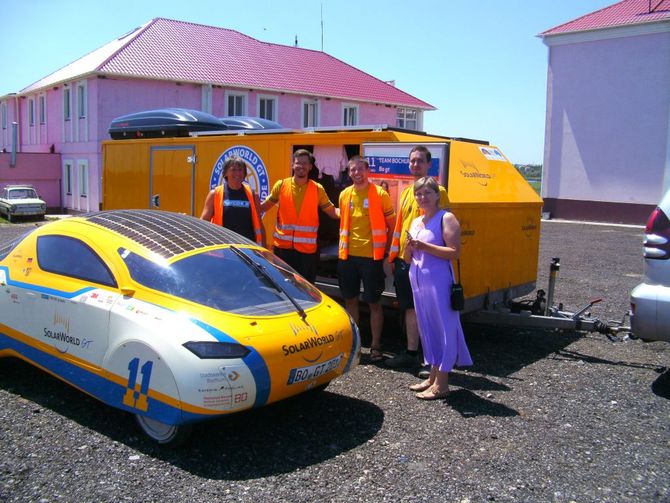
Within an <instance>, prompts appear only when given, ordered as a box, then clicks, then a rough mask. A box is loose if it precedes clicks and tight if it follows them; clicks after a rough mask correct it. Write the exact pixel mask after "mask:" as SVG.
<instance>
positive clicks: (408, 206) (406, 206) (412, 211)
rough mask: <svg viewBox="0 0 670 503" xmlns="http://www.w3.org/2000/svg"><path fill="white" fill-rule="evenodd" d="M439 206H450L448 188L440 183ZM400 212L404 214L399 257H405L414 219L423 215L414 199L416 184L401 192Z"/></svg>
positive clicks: (445, 207)
mask: <svg viewBox="0 0 670 503" xmlns="http://www.w3.org/2000/svg"><path fill="white" fill-rule="evenodd" d="M439 207H440V209H442V210H446V209H447V208H448V207H449V198H448V197H447V189H445V188H444V187H442V185H440V202H439ZM399 212H401V214H402V229H401V231H400V232H401V234H400V247H399V250H398V257H399V258H403V257H404V256H405V255H404V253H405V247H406V246H407V232H406V231H408V230H409V228H410V226H411V225H412V221H413V220H414V219H415V218H417V217H418V216H420V215H421V208H419V205H418V204H417V203H416V199H414V186H413V185H410V186H408V187H405V190H403V191H402V194H400V208H399Z"/></svg>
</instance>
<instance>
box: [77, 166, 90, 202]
mask: <svg viewBox="0 0 670 503" xmlns="http://www.w3.org/2000/svg"><path fill="white" fill-rule="evenodd" d="M88 179H89V176H88V162H86V161H78V162H77V180H78V183H77V193H78V195H79V197H88V183H89V180H88Z"/></svg>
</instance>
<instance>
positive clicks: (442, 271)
mask: <svg viewBox="0 0 670 503" xmlns="http://www.w3.org/2000/svg"><path fill="white" fill-rule="evenodd" d="M413 190H414V198H415V199H416V201H417V203H418V205H419V207H420V208H421V210H423V215H421V216H419V217H417V218H415V219H414V220H413V221H412V224H411V225H410V228H409V231H408V236H407V247H406V248H405V253H404V254H405V256H404V259H405V260H406V261H407V262H411V264H410V269H409V278H410V282H411V284H412V293H413V295H414V306H415V309H416V316H417V323H418V327H419V336H420V337H421V347H422V348H423V357H424V359H425V360H426V362H427V363H428V364H429V365H430V374H429V376H428V378H427V379H425V380H423V381H421V382H420V383H417V384H412V385H411V386H410V387H409V388H410V389H411V390H412V391H416V392H417V393H416V397H417V398H419V399H421V400H436V399H440V398H445V397H446V396H447V394H448V393H449V372H450V371H451V370H452V369H453V367H454V366H455V365H458V366H467V365H472V358H471V357H470V352H469V351H468V347H467V344H466V343H465V337H464V335H463V328H462V327H461V320H460V316H459V313H458V311H454V310H453V309H452V308H451V285H452V284H453V282H454V270H453V267H452V264H451V262H452V260H456V259H458V257H459V255H460V251H461V229H460V224H459V223H458V220H457V219H456V217H455V216H454V214H453V213H451V212H450V211H447V210H443V209H440V208H439V201H440V191H439V184H438V183H437V182H436V181H435V179H433V178H431V177H428V176H426V177H423V178H419V179H418V180H417V181H416V182H414V187H413Z"/></svg>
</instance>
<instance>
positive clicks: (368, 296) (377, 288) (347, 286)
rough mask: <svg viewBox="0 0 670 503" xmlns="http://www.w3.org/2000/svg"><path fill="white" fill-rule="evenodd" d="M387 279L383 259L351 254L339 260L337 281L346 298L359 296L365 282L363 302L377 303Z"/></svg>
mask: <svg viewBox="0 0 670 503" xmlns="http://www.w3.org/2000/svg"><path fill="white" fill-rule="evenodd" d="M385 281H386V274H384V260H383V259H382V260H374V259H372V258H369V257H352V256H350V257H349V258H348V259H346V260H339V261H338V262H337V282H338V283H339V285H340V292H341V293H342V297H344V298H345V299H353V298H355V297H358V296H359V295H360V293H361V282H363V302H367V303H368V304H376V303H377V302H379V301H380V300H381V298H382V292H383V291H384V286H385V285H384V283H385Z"/></svg>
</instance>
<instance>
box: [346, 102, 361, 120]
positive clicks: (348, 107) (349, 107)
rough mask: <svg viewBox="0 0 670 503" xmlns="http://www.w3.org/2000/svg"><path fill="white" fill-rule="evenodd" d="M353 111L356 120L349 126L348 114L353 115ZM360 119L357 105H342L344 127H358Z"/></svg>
mask: <svg viewBox="0 0 670 503" xmlns="http://www.w3.org/2000/svg"><path fill="white" fill-rule="evenodd" d="M352 111H353V113H354V120H353V121H351V122H352V123H351V124H347V112H349V113H350V114H351V112H352ZM358 118H359V109H358V105H356V104H355V103H342V125H343V126H358V123H359V122H358Z"/></svg>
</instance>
